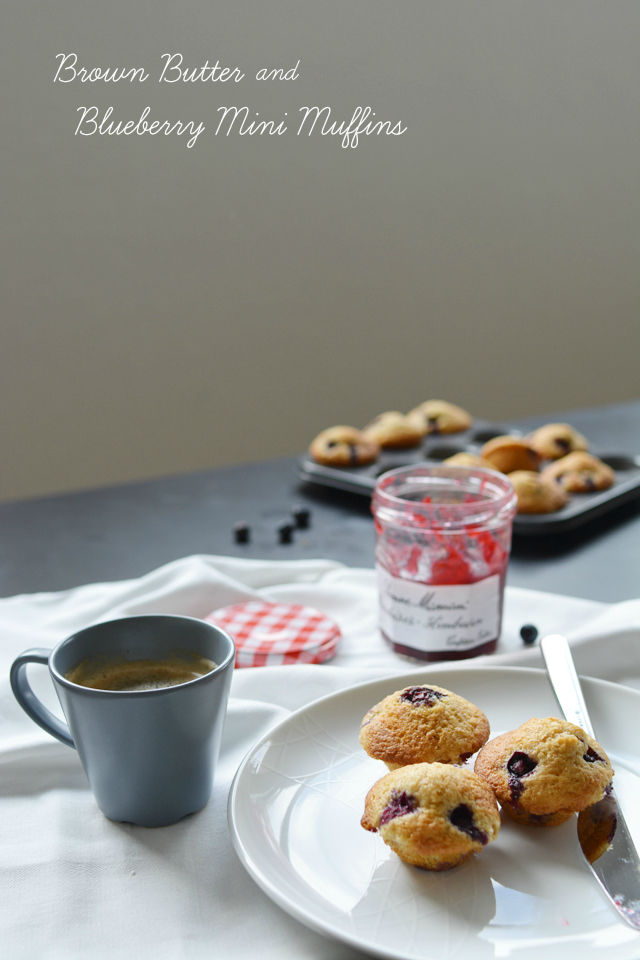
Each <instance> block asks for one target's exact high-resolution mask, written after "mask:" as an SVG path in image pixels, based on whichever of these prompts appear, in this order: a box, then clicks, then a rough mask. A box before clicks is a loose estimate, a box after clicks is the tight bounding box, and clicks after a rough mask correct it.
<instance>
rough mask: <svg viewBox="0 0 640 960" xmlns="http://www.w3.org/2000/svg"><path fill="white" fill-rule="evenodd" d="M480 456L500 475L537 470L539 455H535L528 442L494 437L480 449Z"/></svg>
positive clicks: (508, 437)
mask: <svg viewBox="0 0 640 960" xmlns="http://www.w3.org/2000/svg"><path fill="white" fill-rule="evenodd" d="M480 456H481V457H483V458H484V459H485V460H488V461H489V463H492V464H493V469H494V470H499V471H500V473H513V471H514V470H534V471H535V470H538V468H539V466H540V455H539V454H538V453H536V451H535V450H534V449H533V447H532V446H531V444H530V443H529V441H528V440H523V439H522V438H521V437H512V436H509V435H508V434H507V435H506V436H503V437H494V438H493V440H489V441H487V443H485V444H484V446H483V447H481V449H480Z"/></svg>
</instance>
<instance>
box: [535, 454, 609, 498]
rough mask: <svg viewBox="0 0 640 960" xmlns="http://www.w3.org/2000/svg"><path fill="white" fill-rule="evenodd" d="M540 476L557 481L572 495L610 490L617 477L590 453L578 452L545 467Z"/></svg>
mask: <svg viewBox="0 0 640 960" xmlns="http://www.w3.org/2000/svg"><path fill="white" fill-rule="evenodd" d="M540 476H542V477H545V478H548V479H549V480H551V481H552V482H553V481H555V482H556V483H557V484H559V485H560V486H561V487H563V488H564V489H565V490H568V491H570V492H571V493H592V492H593V491H594V490H608V489H609V487H610V486H611V485H612V484H613V482H614V481H615V478H616V475H615V473H614V472H613V470H612V469H611V467H610V466H608V465H607V464H606V463H604V461H602V460H600V458H599V457H594V456H593V455H592V454H590V453H585V452H584V451H581V450H576V451H575V453H569V454H568V455H567V456H566V457H562V458H561V459H560V460H554V462H553V463H550V464H549V466H548V467H545V468H544V470H543V471H542V473H541V474H540Z"/></svg>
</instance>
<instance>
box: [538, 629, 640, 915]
mask: <svg viewBox="0 0 640 960" xmlns="http://www.w3.org/2000/svg"><path fill="white" fill-rule="evenodd" d="M540 649H541V650H542V656H543V657H544V661H545V663H546V665H547V673H548V674H549V680H550V681H551V686H552V687H553V691H554V693H555V695H556V697H557V700H558V703H559V704H560V709H561V710H562V712H563V713H564V715H565V718H566V719H567V720H569V721H570V722H571V723H575V724H577V726H579V727H582V729H583V730H584V731H585V733H588V734H589V736H591V737H595V734H594V732H593V727H592V725H591V720H590V719H589V714H588V713H587V707H586V704H585V702H584V697H583V696H582V688H581V687H580V681H579V679H578V675H577V673H576V668H575V666H574V663H573V657H572V656H571V650H570V649H569V644H568V642H567V640H566V638H565V637H562V636H560V635H559V634H554V635H552V636H549V637H543V639H542V640H541V641H540ZM578 840H579V841H580V846H581V848H582V852H583V854H584V856H585V859H586V860H587V863H588V864H589V866H590V867H591V870H592V871H593V873H594V875H595V877H596V879H597V880H598V883H599V884H600V886H601V887H602V889H603V890H604V892H605V894H606V895H607V897H608V899H609V901H610V902H611V903H612V904H613V906H614V907H615V909H616V910H617V911H618V914H619V915H620V916H621V917H622V919H623V920H626V922H627V923H628V924H630V925H631V926H632V927H633V928H634V929H635V930H640V859H639V858H638V852H637V850H636V848H635V846H634V843H633V839H632V838H631V834H630V833H629V828H628V827H627V824H626V823H625V819H624V817H623V816H622V810H621V809H620V805H619V803H618V801H617V799H616V796H615V793H614V791H613V789H610V790H609V791H608V792H607V795H606V796H605V797H604V798H603V799H602V800H600V801H599V802H598V803H594V804H593V806H591V807H588V808H587V809H586V810H583V811H582V813H581V814H580V815H579V817H578Z"/></svg>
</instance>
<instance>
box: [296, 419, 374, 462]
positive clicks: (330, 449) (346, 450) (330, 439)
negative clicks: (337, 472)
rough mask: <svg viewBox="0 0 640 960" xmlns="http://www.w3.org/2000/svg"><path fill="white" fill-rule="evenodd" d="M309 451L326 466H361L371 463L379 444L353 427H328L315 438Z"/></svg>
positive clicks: (317, 460)
mask: <svg viewBox="0 0 640 960" xmlns="http://www.w3.org/2000/svg"><path fill="white" fill-rule="evenodd" d="M309 453H310V454H311V456H312V457H313V459H314V460H315V461H316V463H322V464H324V465H325V466H327V467H362V466H364V465H365V464H367V463H373V461H374V460H375V459H376V458H377V457H378V455H379V453H380V446H379V445H378V444H377V443H376V442H375V441H374V440H371V439H370V438H368V437H365V436H364V435H363V434H362V432H361V431H360V430H356V428H355V427H344V426H338V427H329V428H328V430H323V431H322V433H319V434H318V436H317V437H316V438H315V440H314V441H313V443H312V444H311V446H310V447H309Z"/></svg>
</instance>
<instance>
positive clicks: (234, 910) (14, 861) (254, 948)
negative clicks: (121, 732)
mask: <svg viewBox="0 0 640 960" xmlns="http://www.w3.org/2000/svg"><path fill="white" fill-rule="evenodd" d="M253 597H261V598H263V599H267V600H278V601H283V602H291V603H303V604H308V605H310V606H315V607H317V608H318V609H320V610H322V611H323V612H325V613H327V614H328V615H329V616H332V617H333V618H334V619H335V620H337V621H338V623H339V624H340V627H341V629H342V633H343V640H342V643H341V646H340V648H339V650H338V653H337V655H336V657H335V658H334V659H333V660H332V661H331V662H330V663H327V664H322V665H318V666H315V665H296V666H286V667H259V668H253V669H246V670H236V671H235V674H234V678H233V683H232V689H231V699H230V702H229V709H228V713H227V721H226V725H225V733H224V738H223V744H222V749H221V754H220V761H219V765H218V769H217V772H216V783H215V787H214V793H213V796H212V798H211V801H210V802H209V804H208V805H207V806H206V807H205V809H204V810H203V811H201V812H200V813H197V814H194V815H193V816H191V817H188V818H186V819H185V820H183V821H181V822H180V823H177V824H174V825H173V826H171V827H165V828H161V829H155V830H150V829H145V828H142V827H134V826H131V825H127V824H116V823H112V822H110V821H109V820H107V819H106V818H105V817H104V816H103V815H102V813H100V811H99V810H98V808H97V806H96V804H95V801H94V800H93V797H92V795H91V793H90V790H89V787H88V784H87V781H86V778H85V775H84V772H83V770H82V768H81V766H80V762H79V760H78V757H77V755H76V753H75V751H74V750H72V749H70V748H69V747H66V746H64V745H63V744H61V743H58V741H56V740H54V739H53V738H52V737H50V736H48V734H46V733H45V732H44V731H42V730H40V728H39V727H37V726H36V725H35V724H34V723H33V722H32V721H31V720H30V719H29V718H28V717H27V716H26V715H25V714H24V713H23V712H22V710H21V709H20V707H19V706H18V705H17V703H16V701H15V700H14V698H13V695H12V693H11V690H10V687H9V680H8V674H9V668H10V665H11V663H12V661H13V660H14V658H15V657H16V656H18V655H19V654H20V653H22V652H23V651H24V650H26V649H28V648H30V647H53V646H54V645H55V644H56V643H57V642H58V641H60V640H62V639H64V637H66V636H69V635H70V634H71V633H73V632H75V631H76V630H78V629H81V628H82V627H84V626H88V625H89V624H91V623H95V622H98V621H101V620H111V619H114V618H116V617H120V616H128V615H135V614H143V613H175V614H184V615H189V616H196V617H198V616H205V615H206V614H208V613H210V612H211V611H212V610H214V609H216V608H217V607H220V606H224V605H226V604H230V603H235V602H239V601H241V600H244V599H250V598H253ZM376 622H377V609H376V584H375V574H374V571H373V570H359V569H351V568H347V567H344V566H342V565H341V564H338V563H334V562H331V561H323V560H318V561H295V562H267V561H258V560H256V561H251V560H241V559H232V558H225V557H211V556H193V557H186V558H184V559H181V560H177V561H175V562H173V563H170V564H167V565H166V566H164V567H161V568H160V569H158V570H155V571H153V572H152V573H149V574H148V575H146V576H144V577H141V578H139V579H136V580H128V581H123V582H119V583H102V584H91V585H88V586H82V587H78V588H75V589H73V590H68V591H64V592H61V593H46V594H45V593H41V594H34V595H23V596H17V597H11V598H8V599H0V668H1V669H0V677H1V678H2V680H1V681H0V956H1V957H2V958H3V960H15V958H20V960H22V958H29V960H31V958H38V960H57V958H65V960H75V958H85V957H90V958H96V960H102V958H104V960H106V958H109V960H125V958H129V957H131V958H142V960H144V958H146V957H150V958H151V957H153V960H165V958H166V960H178V958H185V960H200V958H203V960H204V958H218V957H219V958H227V957H230V956H235V957H237V958H240V960H244V958H247V960H249V958H251V960H256V958H259V960H271V958H273V960H288V958H299V957H310V958H316V957H317V958H323V960H338V958H340V960H347V958H350V957H353V958H355V957H358V956H362V954H360V953H359V952H358V951H356V950H352V949H350V948H348V947H346V946H344V945H341V944H338V943H334V942H333V941H331V940H329V939H326V938H324V937H322V936H320V935H319V934H316V933H314V932H313V931H311V930H308V929H307V928H306V927H304V926H302V925H301V924H300V923H298V922H297V921H296V920H294V919H292V918H290V917H289V916H288V915H287V914H286V913H284V912H283V911H282V910H280V909H279V908H278V907H277V906H276V905H275V904H273V903H272V902H271V900H270V899H269V898H268V897H267V896H266V895H265V894H263V893H262V891H261V890H260V889H259V888H258V887H257V886H256V885H255V884H254V882H253V881H252V880H251V878H250V877H249V876H248V874H247V873H246V872H245V870H244V868H243V867H242V865H241V864H240V862H239V860H238V858H237V857H236V854H235V852H234V850H233V847H232V844H231V839H230V836H229V831H228V827H227V819H226V801H227V795H228V792H229V787H230V784H231V781H232V779H233V775H234V773H235V771H236V769H237V767H238V765H239V763H240V762H241V760H242V758H243V756H244V755H245V754H246V752H247V750H248V749H249V748H250V747H251V746H252V744H253V743H254V742H255V741H256V740H257V739H258V738H259V737H261V736H262V735H263V733H265V732H266V731H267V730H268V729H269V727H270V726H272V725H273V724H274V723H275V722H277V721H278V720H280V719H281V718H283V717H285V716H286V715H287V713H288V711H291V710H295V709H297V708H298V707H301V706H304V705H306V704H308V703H310V702H311V701H312V700H314V699H316V698H317V697H320V696H324V695H325V694H328V693H332V692H334V691H335V690H339V689H342V688H344V687H347V686H350V685H352V684H354V683H357V682H360V681H362V680H366V679H370V678H371V679H373V678H375V677H379V676H385V675H388V676H391V675H393V674H400V673H406V672H408V671H409V670H410V669H411V665H410V663H409V662H408V661H406V660H403V659H401V658H399V657H397V656H396V655H395V654H394V653H393V652H392V651H391V650H390V649H389V648H388V647H387V646H386V645H385V643H384V641H383V640H382V639H381V637H380V635H379V632H378V630H377V625H376ZM525 623H533V624H535V625H536V626H537V628H538V630H539V632H540V635H541V636H543V635H544V634H545V633H564V634H565V635H566V636H567V637H568V638H569V641H570V643H571V645H572V647H573V652H574V657H575V660H576V663H577V667H578V670H579V671H580V672H581V673H583V674H589V675H592V676H598V677H602V678H605V679H608V680H614V681H618V682H624V683H630V684H632V685H634V686H637V687H640V600H630V601H628V602H625V603H618V604H613V605H610V604H604V603H599V602H595V601H588V600H581V599H576V598H571V597H561V596H556V595H553V594H547V593H540V592H537V591H530V590H523V589H518V588H509V587H508V588H507V590H506V596H505V610H504V621H503V634H502V638H501V640H500V643H499V647H498V650H497V652H496V653H495V654H493V655H491V656H489V657H482V658H477V659H475V660H467V661H463V662H462V663H461V664H460V665H459V666H460V668H463V669H467V668H469V667H470V666H474V665H478V664H484V665H487V664H496V665H507V664H508V665H526V666H541V665H542V661H541V658H540V654H539V652H538V650H537V649H530V648H525V647H524V646H523V644H522V641H521V640H520V637H519V630H520V627H521V626H522V625H523V624H525ZM447 666H449V665H448V664H447ZM30 678H31V681H32V683H33V686H34V689H36V690H37V692H38V693H39V695H40V696H41V697H42V699H43V700H44V701H45V702H46V703H47V705H49V706H50V708H52V709H55V710H56V712H57V713H58V714H59V708H58V707H57V704H56V701H55V695H54V694H53V692H52V688H51V684H50V680H49V678H48V676H47V671H46V669H45V668H44V667H38V666H33V667H32V668H30Z"/></svg>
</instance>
